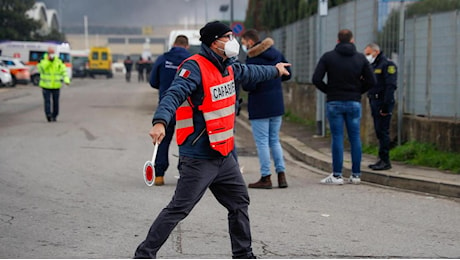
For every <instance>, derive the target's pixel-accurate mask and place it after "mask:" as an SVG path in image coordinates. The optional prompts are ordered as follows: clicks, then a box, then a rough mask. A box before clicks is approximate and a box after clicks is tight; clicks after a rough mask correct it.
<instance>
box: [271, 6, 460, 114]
mask: <svg viewBox="0 0 460 260" xmlns="http://www.w3.org/2000/svg"><path fill="white" fill-rule="evenodd" d="M405 6H406V4H405V3H404V2H402V1H401V2H393V1H388V0H356V1H353V2H349V3H347V4H344V5H340V6H337V7H334V8H331V9H329V11H328V14H327V16H323V17H321V16H317V15H315V16H312V17H309V18H306V19H303V20H301V21H298V22H296V23H293V24H290V25H288V26H285V27H282V28H279V29H277V30H274V31H273V32H271V35H270V36H271V37H272V38H273V39H274V41H275V46H276V48H278V49H279V50H280V51H281V52H282V53H283V54H284V55H285V57H286V58H287V60H288V61H289V62H291V63H292V75H293V79H294V80H295V81H296V82H298V83H303V84H310V83H311V77H312V74H313V72H314V69H315V65H316V63H317V60H318V59H319V57H320V55H322V54H323V53H324V52H326V51H329V50H332V49H333V48H334V47H335V45H336V43H337V33H338V31H339V30H340V29H343V28H347V29H350V30H352V31H353V34H354V38H355V44H356V47H357V50H358V51H361V52H362V51H363V49H364V47H365V46H366V45H367V44H368V43H370V42H377V43H378V44H379V45H380V46H381V47H382V49H383V50H384V53H385V54H386V56H388V57H389V58H392V59H393V60H394V61H395V62H396V64H398V67H399V69H400V72H402V73H400V74H399V77H402V78H401V80H400V82H401V83H402V84H400V85H399V86H398V88H399V91H398V93H399V95H398V100H399V102H401V103H402V104H403V105H402V109H403V111H402V112H403V113H408V114H414V115H423V116H426V117H444V118H448V119H453V120H459V119H460V90H458V84H459V82H460V81H459V77H460V64H459V60H460V59H459V55H460V53H459V52H460V46H459V44H460V18H459V11H458V10H457V11H454V12H448V13H441V14H435V15H427V16H424V17H418V18H413V19H406V20H405V21H404V28H405V29H404V34H403V35H404V37H403V40H404V41H403V43H404V44H403V45H400V39H399V38H400V36H399V28H400V27H399V19H400V16H399V14H398V12H400V11H404V10H405ZM391 19H394V20H393V21H392V20H391ZM399 46H401V47H402V46H403V47H404V48H402V49H401V50H400V47H399ZM400 55H402V56H400ZM400 61H403V63H402V64H399V63H400Z"/></svg>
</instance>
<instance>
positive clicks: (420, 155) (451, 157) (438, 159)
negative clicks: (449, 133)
mask: <svg viewBox="0 0 460 260" xmlns="http://www.w3.org/2000/svg"><path fill="white" fill-rule="evenodd" d="M363 153H367V154H373V155H377V154H378V147H376V146H364V147H363ZM390 159H391V160H393V161H400V162H404V163H407V164H410V165H418V166H426V167H432V168H437V169H440V170H447V171H451V172H453V173H456V174H460V154H458V153H449V152H443V151H439V150H438V149H436V147H435V146H434V145H432V144H427V143H420V142H416V141H410V142H407V143H405V144H403V145H400V146H396V147H395V148H393V149H391V150H390Z"/></svg>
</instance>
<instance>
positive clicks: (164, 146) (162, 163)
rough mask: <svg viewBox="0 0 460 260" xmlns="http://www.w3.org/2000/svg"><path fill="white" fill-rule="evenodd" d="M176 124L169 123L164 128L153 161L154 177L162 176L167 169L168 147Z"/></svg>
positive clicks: (173, 122)
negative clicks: (164, 131)
mask: <svg viewBox="0 0 460 260" xmlns="http://www.w3.org/2000/svg"><path fill="white" fill-rule="evenodd" d="M175 128H176V122H175V121H171V122H170V123H169V124H168V126H167V127H166V133H165V137H164V138H163V140H162V141H161V143H160V145H158V153H157V158H156V159H155V176H164V175H165V172H166V170H167V169H168V167H169V145H170V144H171V141H172V139H173V136H174V130H175Z"/></svg>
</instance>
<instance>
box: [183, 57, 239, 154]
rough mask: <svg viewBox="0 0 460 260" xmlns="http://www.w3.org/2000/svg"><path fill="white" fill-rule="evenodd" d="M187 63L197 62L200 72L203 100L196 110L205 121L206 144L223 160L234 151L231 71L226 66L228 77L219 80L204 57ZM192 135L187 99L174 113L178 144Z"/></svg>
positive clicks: (191, 122) (191, 120) (190, 114)
mask: <svg viewBox="0 0 460 260" xmlns="http://www.w3.org/2000/svg"><path fill="white" fill-rule="evenodd" d="M189 59H190V60H194V61H196V62H197V63H198V66H199V67H200V71H201V81H202V82H201V83H202V85H203V90H204V97H203V103H202V104H201V105H199V106H198V110H199V111H201V112H202V113H203V116H204V120H205V121H206V131H207V134H208V137H209V142H210V144H211V147H212V148H213V149H214V150H216V151H218V152H220V153H221V154H222V155H224V156H226V155H228V154H229V153H230V152H231V151H232V150H233V147H234V137H233V128H234V125H235V102H236V89H235V81H234V74H233V69H232V67H231V66H228V67H227V70H228V75H227V76H222V74H221V73H220V71H219V70H218V69H217V68H216V66H214V64H212V63H211V62H210V61H209V60H208V59H206V58H205V57H203V56H201V55H198V54H196V55H193V56H192V57H190V58H188V59H187V60H189ZM178 71H179V73H180V67H179V69H178ZM193 131H194V127H193V107H192V105H191V100H190V97H189V98H187V100H186V101H185V102H184V103H183V104H182V105H181V106H180V107H179V108H178V109H177V110H176V141H177V144H178V145H181V144H183V143H184V142H185V140H186V139H187V137H188V136H189V135H190V134H192V133H193Z"/></svg>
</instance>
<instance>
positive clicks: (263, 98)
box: [243, 38, 291, 119]
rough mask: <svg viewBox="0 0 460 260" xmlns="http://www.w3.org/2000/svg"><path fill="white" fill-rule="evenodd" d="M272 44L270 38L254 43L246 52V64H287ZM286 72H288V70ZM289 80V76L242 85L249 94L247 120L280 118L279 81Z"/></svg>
mask: <svg viewBox="0 0 460 260" xmlns="http://www.w3.org/2000/svg"><path fill="white" fill-rule="evenodd" d="M273 44H274V42H273V40H272V39H271V38H266V39H265V40H263V41H262V42H258V43H256V44H255V45H254V46H253V47H252V48H251V49H249V51H248V57H247V58H246V64H262V65H275V64H277V63H278V62H287V61H286V59H285V58H284V56H283V54H281V52H279V51H278V50H277V49H275V48H274V47H273ZM288 70H289V72H290V68H288ZM290 78H291V75H289V76H284V77H282V78H276V79H270V80H267V81H263V82H259V83H251V84H247V85H243V89H244V90H246V91H248V92H249V93H248V113H249V119H261V118H269V117H274V116H282V115H283V114H284V101H283V89H282V85H281V81H284V80H289V79H290Z"/></svg>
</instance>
